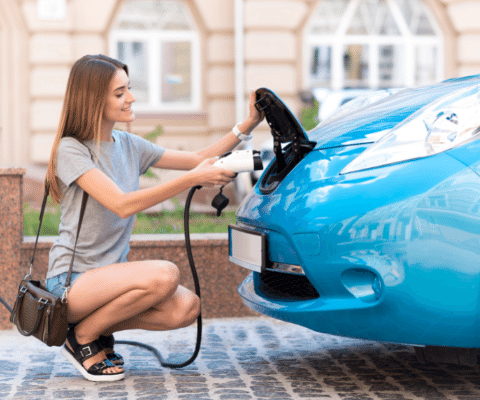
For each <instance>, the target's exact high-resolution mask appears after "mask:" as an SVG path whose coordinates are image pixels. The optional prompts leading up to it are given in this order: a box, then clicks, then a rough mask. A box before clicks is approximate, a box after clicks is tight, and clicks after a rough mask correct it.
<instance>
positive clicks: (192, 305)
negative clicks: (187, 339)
mask: <svg viewBox="0 0 480 400" xmlns="http://www.w3.org/2000/svg"><path fill="white" fill-rule="evenodd" d="M198 314H200V298H199V297H198V296H197V295H196V294H195V293H192V292H190V291H188V292H187V291H186V293H182V299H181V302H180V304H179V305H178V306H177V308H176V310H175V312H174V315H173V318H172V319H171V320H170V321H169V323H170V324H171V326H170V329H179V328H184V327H186V326H189V325H191V324H193V323H194V322H195V320H196V319H197V317H198Z"/></svg>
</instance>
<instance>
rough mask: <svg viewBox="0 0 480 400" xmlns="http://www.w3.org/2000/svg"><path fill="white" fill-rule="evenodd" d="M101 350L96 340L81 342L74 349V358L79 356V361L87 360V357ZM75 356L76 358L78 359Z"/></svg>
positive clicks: (101, 347)
mask: <svg viewBox="0 0 480 400" xmlns="http://www.w3.org/2000/svg"><path fill="white" fill-rule="evenodd" d="M102 350H103V346H102V345H101V344H100V342H99V341H98V340H94V341H93V342H90V343H86V344H81V345H79V346H78V347H77V348H76V349H75V358H77V357H78V358H80V362H81V363H83V362H84V361H86V360H88V359H89V358H91V357H93V356H96V355H97V354H98V353H100V352H101V351H102ZM78 358H77V359H78Z"/></svg>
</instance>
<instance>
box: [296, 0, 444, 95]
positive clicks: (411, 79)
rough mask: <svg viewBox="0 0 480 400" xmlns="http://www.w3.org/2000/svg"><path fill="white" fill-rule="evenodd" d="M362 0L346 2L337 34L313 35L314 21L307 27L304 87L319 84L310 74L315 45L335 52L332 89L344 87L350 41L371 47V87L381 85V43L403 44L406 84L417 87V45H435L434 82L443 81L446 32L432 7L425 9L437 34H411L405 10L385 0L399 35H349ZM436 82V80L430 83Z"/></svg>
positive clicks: (304, 42) (369, 54)
mask: <svg viewBox="0 0 480 400" xmlns="http://www.w3.org/2000/svg"><path fill="white" fill-rule="evenodd" d="M359 2H360V0H350V2H349V4H348V5H347V7H346V9H345V11H344V13H343V16H342V17H341V19H340V23H339V26H338V28H337V30H336V32H335V33H334V34H311V33H309V32H310V31H311V27H312V25H313V23H314V21H313V20H312V21H310V22H309V23H307V25H306V27H305V29H304V40H303V84H304V86H305V87H316V86H318V83H317V82H315V80H314V79H312V77H311V76H310V63H311V54H312V49H313V47H316V46H330V47H331V49H332V50H331V54H332V61H331V62H332V65H331V80H330V88H331V89H333V90H340V89H343V88H344V87H345V86H346V85H345V79H344V76H343V74H344V68H343V54H344V47H345V46H348V45H351V44H361V45H368V46H369V53H368V66H369V79H368V86H369V88H371V89H376V88H378V87H379V83H380V80H379V78H380V76H379V46H380V45H399V46H402V47H403V54H404V58H405V60H406V61H405V65H404V78H403V85H402V86H404V87H414V86H416V82H415V73H416V68H415V67H416V65H417V62H416V60H415V49H416V47H417V46H424V45H434V46H436V47H437V49H438V60H439V61H440V62H438V63H437V66H436V72H435V76H436V78H435V82H438V81H441V80H443V79H444V76H445V63H444V59H445V58H444V57H445V55H444V44H443V43H444V37H443V32H442V30H441V28H440V26H439V25H438V23H437V21H436V19H435V18H434V16H433V15H432V12H431V10H430V9H429V8H428V5H426V7H425V8H426V12H427V14H428V17H429V21H430V22H431V24H432V28H433V30H434V33H435V36H434V37H432V36H421V35H412V34H411V33H410V30H409V28H408V26H407V25H406V23H405V20H404V17H403V15H402V11H401V9H400V7H399V6H398V4H396V2H395V0H386V2H387V3H388V4H387V6H388V7H389V9H390V11H391V13H392V16H393V18H394V20H395V22H396V23H397V26H398V28H399V30H400V34H399V35H349V34H347V33H346V32H347V29H348V27H349V24H350V22H351V20H352V18H353V16H354V12H355V11H356V9H357V7H358V4H359ZM429 83H433V82H429Z"/></svg>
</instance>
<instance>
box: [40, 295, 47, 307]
mask: <svg viewBox="0 0 480 400" xmlns="http://www.w3.org/2000/svg"><path fill="white" fill-rule="evenodd" d="M38 304H39V307H38V308H43V307H45V306H46V305H47V304H48V299H44V298H43V297H40V299H39V300H38Z"/></svg>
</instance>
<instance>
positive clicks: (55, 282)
mask: <svg viewBox="0 0 480 400" xmlns="http://www.w3.org/2000/svg"><path fill="white" fill-rule="evenodd" d="M67 275H68V272H64V273H63V274H60V275H57V276H54V277H53V278H49V279H47V284H46V286H47V289H48V291H49V292H50V293H53V294H54V295H56V296H59V297H62V295H63V292H65V281H66V280H67ZM80 275H82V274H81V273H78V272H72V277H71V278H70V287H71V286H73V284H74V283H75V281H76V280H77V279H78V278H80Z"/></svg>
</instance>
